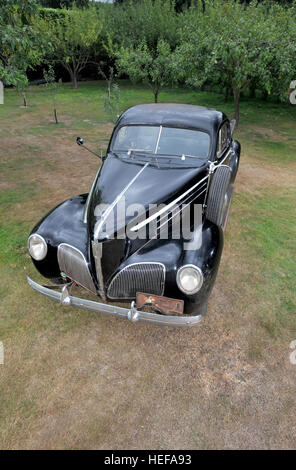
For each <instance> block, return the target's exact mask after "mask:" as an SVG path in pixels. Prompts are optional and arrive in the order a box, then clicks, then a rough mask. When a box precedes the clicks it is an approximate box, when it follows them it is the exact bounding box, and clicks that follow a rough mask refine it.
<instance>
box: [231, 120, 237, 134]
mask: <svg viewBox="0 0 296 470" xmlns="http://www.w3.org/2000/svg"><path fill="white" fill-rule="evenodd" d="M235 127H236V119H232V121H230V134H231V137H232V135H233V133H234V129H235Z"/></svg>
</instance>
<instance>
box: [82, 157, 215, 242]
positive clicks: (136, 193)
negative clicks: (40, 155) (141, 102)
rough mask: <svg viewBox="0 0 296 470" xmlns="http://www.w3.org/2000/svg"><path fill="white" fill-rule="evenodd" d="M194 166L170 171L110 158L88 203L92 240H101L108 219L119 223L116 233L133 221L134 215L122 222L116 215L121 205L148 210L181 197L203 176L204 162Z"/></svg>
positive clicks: (205, 165)
mask: <svg viewBox="0 0 296 470" xmlns="http://www.w3.org/2000/svg"><path fill="white" fill-rule="evenodd" d="M196 165H197V166H195V167H188V166H187V167H186V166H185V165H184V167H182V166H181V165H179V166H176V167H173V168H172V167H168V166H167V165H166V166H164V165H161V164H160V165H159V166H158V165H157V164H155V162H154V163H153V164H150V163H149V162H138V161H136V160H129V159H121V158H118V157H116V156H114V155H112V154H110V155H109V156H108V158H107V159H106V161H105V162H104V164H103V165H102V168H101V171H100V174H99V176H98V179H97V182H96V185H95V188H94V190H93V193H92V197H91V201H90V206H89V212H88V224H89V231H90V234H91V237H92V238H93V239H96V240H101V241H102V240H104V239H105V235H104V234H103V232H104V230H105V229H106V225H108V222H110V223H111V218H112V219H113V218H114V217H115V218H116V220H117V222H118V223H119V225H120V226H117V229H118V230H120V229H121V228H123V227H124V226H125V225H126V224H127V223H128V222H130V221H131V220H132V219H133V218H135V215H137V214H135V215H125V218H124V219H122V217H121V216H118V215H117V214H116V211H117V210H118V209H119V208H120V210H122V207H123V205H122V204H123V202H124V204H125V208H127V207H130V208H131V205H133V204H141V205H142V206H144V207H145V208H146V210H147V209H148V206H149V204H164V203H168V202H170V201H171V200H172V199H174V198H175V197H176V196H178V195H179V194H182V193H183V192H184V191H186V189H187V188H190V187H191V186H192V185H193V184H194V183H196V182H198V180H199V179H200V178H202V177H203V176H205V174H206V171H207V166H208V164H207V162H203V161H200V162H197V163H196ZM134 208H135V209H136V206H134ZM131 209H132V208H131ZM110 226H111V225H110Z"/></svg>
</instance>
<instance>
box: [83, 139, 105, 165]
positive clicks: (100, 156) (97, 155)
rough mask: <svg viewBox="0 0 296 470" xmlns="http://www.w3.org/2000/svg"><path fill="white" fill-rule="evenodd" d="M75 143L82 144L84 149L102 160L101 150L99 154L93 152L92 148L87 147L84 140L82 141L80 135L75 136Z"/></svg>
mask: <svg viewBox="0 0 296 470" xmlns="http://www.w3.org/2000/svg"><path fill="white" fill-rule="evenodd" d="M76 143H77V145H80V146H83V148H84V149H85V150H87V151H88V152H90V153H92V154H93V155H95V156H96V157H98V158H100V159H101V160H104V156H103V155H102V151H101V155H99V154H98V153H96V152H94V151H93V150H91V149H89V148H88V147H86V145H84V141H83V138H82V137H77V138H76Z"/></svg>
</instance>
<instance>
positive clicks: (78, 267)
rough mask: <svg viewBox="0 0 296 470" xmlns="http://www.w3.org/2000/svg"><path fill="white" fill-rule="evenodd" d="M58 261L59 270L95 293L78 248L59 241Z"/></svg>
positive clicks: (83, 258)
mask: <svg viewBox="0 0 296 470" xmlns="http://www.w3.org/2000/svg"><path fill="white" fill-rule="evenodd" d="M58 263H59V267H60V270H61V271H62V272H63V273H65V274H66V276H67V277H69V278H70V279H72V280H73V281H75V282H77V284H80V285H81V286H82V287H85V288H86V289H88V290H90V291H91V292H94V293H95V294H96V293H97V290H96V288H95V285H94V283H93V280H92V277H91V274H90V272H89V268H88V265H87V262H86V259H85V257H84V255H83V254H82V253H81V251H80V250H78V249H77V248H75V247H74V246H71V245H68V244H67V243H61V244H60V245H59V247H58Z"/></svg>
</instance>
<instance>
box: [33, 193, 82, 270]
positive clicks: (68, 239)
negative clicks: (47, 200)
mask: <svg viewBox="0 0 296 470" xmlns="http://www.w3.org/2000/svg"><path fill="white" fill-rule="evenodd" d="M87 196H88V195H87V194H81V195H79V196H75V197H72V198H70V199H68V200H67V201H65V202H63V203H62V204H59V205H58V206H57V207H55V208H54V209H53V210H51V211H50V212H49V213H48V214H47V215H46V216H45V217H44V218H43V219H42V220H41V221H40V222H38V224H37V225H35V227H34V228H33V230H32V232H31V234H32V233H38V234H39V235H41V236H42V237H43V238H44V239H45V241H46V243H47V245H48V251H47V255H46V257H45V258H44V259H43V260H42V261H36V260H34V259H33V258H32V261H33V263H34V265H35V267H36V269H37V270H38V271H39V272H40V274H42V276H44V277H46V278H50V279H52V278H58V277H60V269H59V265H58V260H57V248H58V246H59V244H60V243H69V244H70V245H72V246H74V247H76V248H78V249H79V250H80V251H81V252H82V253H83V254H84V255H85V257H86V258H87V259H89V256H88V254H89V237H88V230H87V224H84V223H83V221H82V218H83V210H84V206H85V202H86V199H87Z"/></svg>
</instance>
